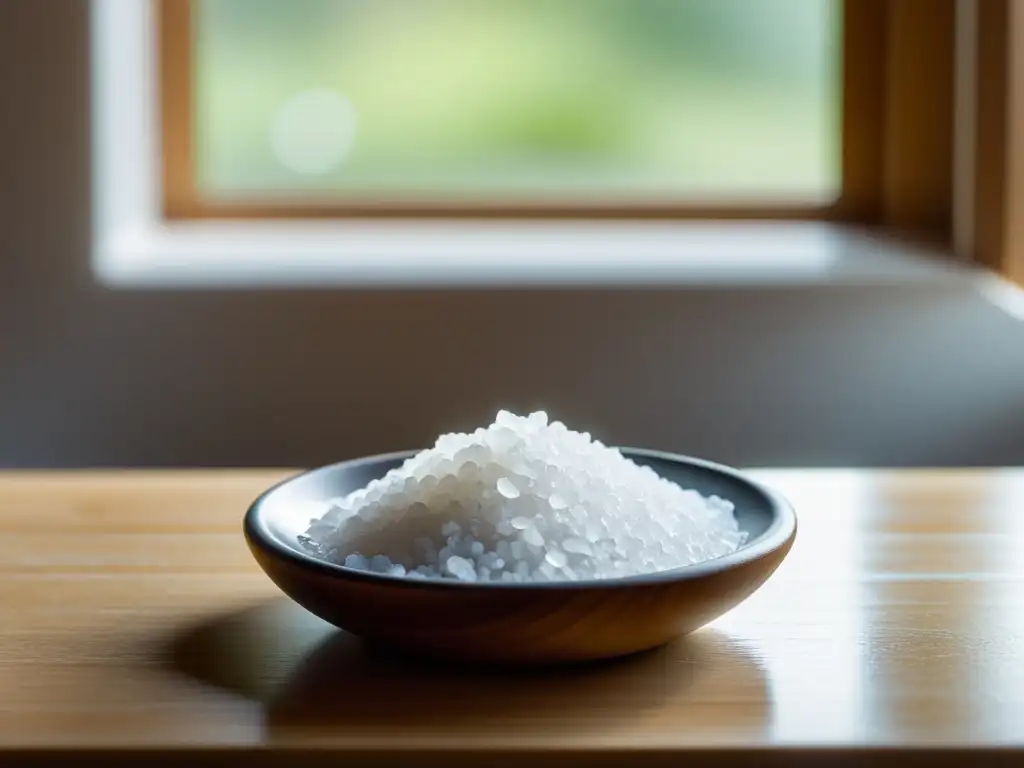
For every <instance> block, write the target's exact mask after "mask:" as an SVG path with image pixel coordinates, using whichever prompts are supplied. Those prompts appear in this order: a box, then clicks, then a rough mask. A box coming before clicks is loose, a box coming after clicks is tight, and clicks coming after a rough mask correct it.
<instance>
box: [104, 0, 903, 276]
mask: <svg viewBox="0 0 1024 768" xmlns="http://www.w3.org/2000/svg"><path fill="white" fill-rule="evenodd" d="M92 10H93V15H92V22H93V30H92V40H93V56H92V62H93V64H92V69H93V71H92V76H93V81H92V82H93V99H92V104H93V141H94V146H93V153H94V166H93V167H94V173H93V178H94V181H93V184H94V187H93V200H94V235H93V259H92V263H93V269H94V272H95V274H96V276H97V278H98V279H99V280H101V281H102V282H103V283H104V284H106V285H109V286H114V287H202V286H221V287H257V286H275V287H276V286H280V287H301V286H314V287H322V286H325V285H326V286H331V285H336V286H368V285H380V286H394V287H405V286H410V287H411V286H415V287H423V286H429V285H435V286H448V285H452V286H455V285H480V286H486V285H501V286H509V285H515V284H522V285H538V284H541V285H550V284H562V285H595V286H602V285H614V286H624V285H639V284H642V285H652V284H654V285H663V284H708V283H712V284H713V283H727V284H735V283H756V284H764V283H786V284H792V283H803V282H822V281H831V280H834V279H835V278H837V277H843V276H849V275H851V274H853V275H855V276H857V277H860V278H863V277H864V276H865V274H867V273H870V272H871V270H872V268H873V267H874V268H877V267H878V266H880V264H879V263H874V264H873V265H872V263H871V260H870V259H869V260H868V261H863V260H860V259H861V257H863V255H864V252H865V251H866V250H871V249H865V248H864V247H863V243H862V242H861V240H862V238H861V240H858V239H856V238H857V237H859V236H855V235H851V234H850V233H849V232H847V231H845V230H843V228H841V227H836V226H834V225H829V224H825V223H814V222H728V223H727V222H711V221H707V222H639V221H637V222H621V221H619V222H612V221H605V222H597V221H595V222H568V221H566V222H558V221H555V222H550V221H549V222H540V221H534V222H529V221H523V222H507V221H491V222H488V221H472V222H470V221H466V222H458V221H416V220H392V221H386V222H383V221H373V220H346V221H340V220H336V221H330V220H315V221H314V220H310V221H304V220H289V221H194V222H171V223H168V222H165V221H164V220H163V219H162V216H161V213H160V197H159V196H160V183H159V182H160V170H159V169H160V162H159V155H158V152H159V148H158V144H157V136H158V130H157V127H158V124H159V121H158V114H159V113H158V104H157V89H156V82H157V79H156V71H157V70H156V61H155V55H154V51H155V49H156V46H155V45H154V38H155V24H154V17H153V4H152V3H150V2H140V1H139V0H93V9H92ZM851 238H854V239H852V240H851ZM857 242H861V245H860V246H857V245H856V243H857ZM853 251H855V252H857V253H856V254H855V255H856V256H857V257H858V259H859V260H858V262H857V263H856V264H853V265H852V270H851V263H850V262H851V261H852V257H851V255H850V254H851V252H853ZM881 266H882V271H883V272H885V273H886V274H888V275H890V276H891V269H889V267H891V265H884V264H882V265H881ZM904 271H905V270H902V269H898V270H896V272H897V273H903V272H904ZM875 276H876V277H877V274H876V275H875Z"/></svg>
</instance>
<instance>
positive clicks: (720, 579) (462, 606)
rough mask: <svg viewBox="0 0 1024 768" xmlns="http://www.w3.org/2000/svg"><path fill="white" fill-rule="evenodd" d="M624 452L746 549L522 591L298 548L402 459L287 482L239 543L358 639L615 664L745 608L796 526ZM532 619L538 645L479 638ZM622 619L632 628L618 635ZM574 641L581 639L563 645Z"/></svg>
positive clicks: (786, 509)
mask: <svg viewBox="0 0 1024 768" xmlns="http://www.w3.org/2000/svg"><path fill="white" fill-rule="evenodd" d="M622 452H623V454H624V455H626V456H628V457H629V458H631V459H632V460H633V461H635V462H637V463H639V464H646V465H648V466H650V467H651V468H652V469H654V470H655V471H656V472H657V473H658V474H659V475H661V476H663V477H666V478H668V479H670V480H673V481H675V482H676V483H678V484H679V485H681V486H682V487H684V488H692V489H694V490H697V491H699V492H700V493H701V494H703V495H705V496H708V495H712V494H714V495H717V496H721V497H722V498H724V499H728V500H729V501H731V502H732V503H733V504H734V505H735V514H736V518H737V521H738V522H739V525H740V528H741V529H742V530H744V531H745V532H746V533H747V542H746V543H745V544H744V546H743V547H741V548H740V549H739V550H737V551H736V552H734V553H732V554H729V555H726V556H724V557H719V558H716V559H714V560H709V561H706V562H703V563H699V564H697V565H690V566H685V567H682V568H677V569H674V570H670V571H661V572H658V573H652V574H644V575H640V576H632V577H628V578H623V579H601V580H590V581H578V582H548V583H526V584H516V583H484V584H470V583H462V582H457V581H453V580H447V579H406V578H401V577H392V576H383V575H379V574H371V573H366V572H363V571H356V570H352V569H349V568H345V567H344V566H340V565H336V564H334V563H330V562H327V561H325V560H323V559H321V558H319V557H317V556H316V555H314V554H313V553H312V552H310V551H309V550H308V549H307V548H306V547H305V546H304V545H303V544H302V543H300V541H299V537H300V535H301V534H303V533H304V532H305V531H306V529H307V528H308V526H309V523H310V520H311V519H312V518H315V517H319V516H320V515H322V514H323V513H324V512H325V508H324V502H325V501H326V500H328V499H331V498H335V497H338V496H343V495H345V494H347V493H349V492H351V491H354V490H357V489H359V488H362V487H363V486H365V485H366V484H367V483H368V482H370V480H373V479H376V478H379V477H381V476H383V475H384V474H385V473H386V472H387V471H388V470H390V469H392V468H394V467H397V466H399V465H400V464H401V463H402V461H404V460H405V459H406V458H407V457H409V456H411V455H412V454H413V452H411V451H409V452H403V453H397V454H389V455H385V456H376V457H370V458H366V459H358V460H355V461H349V462H343V463H340V464H334V465H331V466H327V467H322V468H320V469H316V470H313V471H311V472H306V473H304V474H302V475H299V476H297V477H295V478H292V479H290V480H286V481H285V482H283V483H281V484H280V485H277V486H275V487H274V488H271V489H270V490H269V491H267V492H266V493H265V494H263V495H262V496H261V497H260V498H259V499H257V500H256V502H254V503H253V505H252V506H251V507H250V509H249V511H248V513H247V515H246V518H245V534H246V538H247V540H248V542H249V545H250V548H251V549H252V551H253V554H254V555H255V557H256V559H257V560H258V561H259V563H260V565H261V566H262V567H263V569H264V570H265V571H266V572H267V573H268V575H269V576H270V577H271V578H272V579H273V580H274V582H275V583H277V585H278V586H279V587H281V589H282V590H283V591H284V592H285V593H286V594H288V595H289V596H290V597H292V598H293V599H294V600H296V601H297V602H299V603H300V604H301V605H303V606H304V607H306V608H307V609H309V610H310V611H312V612H313V613H315V614H317V615H318V616H320V617H321V618H324V619H326V620H327V621H330V622H331V623H334V624H335V625H337V626H339V627H342V628H344V629H347V630H350V631H352V632H354V633H356V634H359V635H362V636H364V637H368V638H371V639H377V640H380V641H382V642H386V643H388V644H391V645H400V646H405V647H406V650H424V651H426V652H433V653H439V654H441V655H449V656H451V655H461V656H467V657H474V658H480V659H483V660H497V661H502V660H512V658H513V657H519V656H522V657H524V658H526V657H528V658H529V659H530V660H536V659H539V660H560V659H570V658H572V659H577V658H578V659H583V658H598V657H603V656H611V655H621V654H622V653H627V652H631V651H634V650H640V649H641V648H645V647H653V646H654V645H658V644H661V643H663V642H665V641H666V640H668V639H671V637H673V636H675V635H678V634H682V633H685V632H688V631H691V630H692V629H695V628H697V627H698V626H701V625H703V624H704V623H707V621H710V620H711V619H713V618H715V617H717V616H718V615H720V614H721V613H724V612H725V611H726V610H728V609H729V608H731V607H732V606H734V605H735V604H737V603H738V602H740V601H742V600H743V599H745V598H746V597H747V596H748V595H749V594H750V593H752V592H753V591H754V590H756V589H757V588H758V587H759V586H760V585H761V584H762V583H763V582H764V580H765V579H767V578H768V576H769V575H771V573H772V572H773V571H774V570H775V568H776V567H777V566H778V564H779V563H780V562H781V561H782V558H783V557H784V556H785V555H786V553H787V552H788V550H789V548H790V546H791V545H792V542H793V539H794V536H795V533H796V518H795V515H794V514H793V511H792V509H791V508H790V506H789V505H788V504H787V503H786V501H785V500H784V499H782V498H781V497H780V496H779V495H778V494H776V493H774V492H773V491H771V490H769V489H767V488H764V487H763V486H761V485H759V484H758V483H755V482H753V481H752V480H750V479H749V478H747V477H745V476H744V475H743V474H742V473H741V472H738V471H736V470H734V469H730V468H728V467H724V466H720V465H717V464H713V463H711V462H707V461H702V460H700V459H693V458H688V457H683V456H673V455H670V454H665V453H659V452H656V451H646V450H638V449H622ZM613 593H617V594H615V595H614V596H612V595H613ZM626 593H628V595H627V594H626ZM446 595H447V597H446ZM456 595H459V597H456ZM488 595H490V596H492V597H487V596H488ZM499 595H500V597H498V596H499ZM605 598H608V599H607V600H605ZM595 601H597V602H595ZM601 602H620V603H622V605H620V606H619V609H618V610H617V612H616V618H615V622H614V623H617V624H620V626H618V627H614V626H610V625H609V621H610V619H609V618H608V616H610V615H611V613H612V612H611V610H610V609H609V610H604V609H603V608H601V607H600V605H598V604H599V603H601ZM581 611H583V612H584V614H586V615H585V616H584V617H583V618H581V616H580V615H579V614H580V612H581ZM558 614H562V615H563V619H564V620H562V621H559V620H558V619H557V618H556V616H557V615H558ZM573 614H577V615H576V616H575V618H574V617H573ZM527 615H528V616H527ZM541 615H543V616H544V619H543V621H542V624H543V625H544V627H546V628H547V629H546V631H545V632H544V633H542V635H543V636H541V635H538V633H537V632H536V631H534V632H532V633H530V634H529V637H528V638H527V640H528V641H529V642H527V643H526V645H525V646H522V645H520V646H516V647H515V648H513V647H512V646H511V645H510V644H509V643H498V642H497V641H494V642H492V641H491V640H489V639H487V638H488V637H489V635H488V634H487V632H492V633H493V632H494V631H496V630H495V622H497V621H499V620H500V621H502V622H503V623H502V626H503V630H504V631H507V630H508V626H507V625H508V621H507V619H508V618H509V617H513V618H514V617H516V616H518V617H519V621H520V622H524V621H526V620H527V618H529V620H530V621H531V622H532V623H533V624H534V625H536V624H537V622H538V621H539V618H538V617H539V616H541ZM601 616H604V617H605V618H604V619H602V618H601ZM588 617H589V618H588ZM584 619H586V620H584ZM623 622H630V623H631V624H632V625H633V628H632V629H631V630H629V631H628V632H627V631H625V630H624V628H623V626H621V624H622V623H623ZM562 625H564V626H562ZM572 627H575V629H572ZM583 632H585V634H586V638H585V639H582V638H578V639H576V640H573V639H572V637H571V636H572V635H573V634H576V635H580V633H583ZM549 633H550V634H549ZM552 638H555V639H556V640H557V642H556V641H555V640H552ZM524 647H525V648H527V649H529V648H531V647H532V648H535V652H534V651H530V650H524Z"/></svg>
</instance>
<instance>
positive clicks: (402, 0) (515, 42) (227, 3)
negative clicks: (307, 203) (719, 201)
mask: <svg viewBox="0 0 1024 768" xmlns="http://www.w3.org/2000/svg"><path fill="white" fill-rule="evenodd" d="M839 7H840V4H839V2H838V0H199V2H198V9H199V10H198V14H197V19H196V29H195V35H196V47H195V50H196V62H195V65H196V71H197V93H196V100H197V101H196V107H197V109H196V126H195V128H196V135H197V140H198V143H197V146H198V166H199V167H198V172H199V179H200V184H201V187H202V189H203V190H204V192H205V193H206V194H209V195H211V196H228V197H244V196H247V195H256V196H266V195H268V194H269V195H273V196H278V197H280V196H282V195H285V194H289V193H299V194H307V195H308V194H312V193H323V194H328V195H331V194H333V195H337V194H339V193H346V194H348V193H350V194H353V195H360V194H377V195H380V194H389V193H395V194H398V193H404V194H422V195H435V196H438V195H456V196H462V195H474V196H480V195H491V196H495V197H498V198H500V196H501V195H502V194H516V195H520V196H521V195H524V194H525V195H529V196H531V197H535V198H542V197H545V196H548V197H553V198H555V199H559V198H565V197H571V198H573V199H576V198H580V197H586V196H588V195H598V196H611V197H621V196H624V195H626V196H633V197H642V196H644V195H651V196H654V197H664V196H682V197H696V198H701V199H707V198H724V199H729V198H743V199H747V200H749V199H756V200H759V199H767V200H770V201H772V200H778V199H790V198H792V199H814V200H821V199H827V198H829V197H831V196H832V195H834V193H835V192H836V190H837V188H838V185H839V181H840V180H839V156H840V146H839V122H840V93H839V66H840V50H839V46H840V38H841V34H840V28H839V25H840V21H839ZM313 88H328V89H332V90H334V91H336V92H337V93H339V94H342V95H343V96H344V97H345V98H346V99H347V100H348V101H349V102H350V103H351V105H352V107H353V109H354V112H355V114H356V116H357V132H356V136H355V141H354V143H353V144H352V147H351V150H350V151H349V152H348V154H347V155H346V156H345V157H344V160H343V162H340V163H339V164H338V165H337V167H335V168H333V169H331V170H330V171H329V172H326V173H323V174H319V175H301V174H299V173H296V172H295V171H293V170H290V169H289V168H288V167H287V166H286V165H285V164H283V163H282V162H281V161H280V159H279V158H278V156H277V155H275V152H274V150H273V146H272V143H271V141H270V139H269V135H270V130H271V125H272V124H273V121H274V119H275V116H276V115H277V114H278V113H279V111H280V110H281V108H282V106H283V105H284V104H286V103H287V102H288V101H289V99H291V98H292V97H294V96H295V95H296V94H298V93H301V92H303V91H306V90H309V89H313Z"/></svg>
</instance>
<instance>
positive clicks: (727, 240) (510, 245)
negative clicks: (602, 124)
mask: <svg viewBox="0 0 1024 768" xmlns="http://www.w3.org/2000/svg"><path fill="white" fill-rule="evenodd" d="M940 255H941V254H939V253H937V252H932V251H930V250H928V249H926V248H923V247H919V246H913V245H909V244H907V243H904V242H901V241H896V240H895V239H893V238H890V237H885V236H879V235H874V234H868V233H865V232H863V231H860V230H855V229H851V228H847V227H842V226H837V225H831V224H824V223H818V222H813V223H812V222H679V223H650V222H553V223H552V222H523V223H508V222H412V221H401V222H385V223H381V222H369V221H350V222H324V221H280V222H273V221H256V222H228V221H223V222H209V221H196V222H184V223H175V224H164V225H159V226H154V227H151V228H148V229H141V230H140V229H131V230H127V231H121V232H116V231H115V232H111V233H108V234H107V236H106V237H105V238H99V239H98V240H97V242H96V248H95V251H94V258H93V265H94V270H95V273H96V275H97V277H98V278H99V279H100V280H101V281H102V282H103V283H104V284H107V285H110V286H114V287H127V288H131V287H202V286H218V287H237V288H246V287H266V286H273V287H325V286H354V287H371V286H382V287H385V286H386V287H430V286H433V287H444V286H479V287H483V286H494V287H510V286H516V285H523V286H525V285H534V286H548V285H559V286H627V285H634V286H635V285H671V284H677V285H686V284H693V285H711V284H728V285H740V284H749V285H765V284H807V283H829V282H851V281H852V282H863V281H886V282H887V281H893V280H915V281H916V280H935V279H946V278H948V277H950V276H952V275H954V274H960V275H962V274H963V273H964V268H963V267H961V266H959V265H958V264H956V263H955V262H952V261H951V260H948V259H945V260H940V259H936V258H934V257H936V256H940Z"/></svg>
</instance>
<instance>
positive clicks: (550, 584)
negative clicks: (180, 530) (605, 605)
mask: <svg viewBox="0 0 1024 768" xmlns="http://www.w3.org/2000/svg"><path fill="white" fill-rule="evenodd" d="M617 447H618V450H619V451H621V452H622V454H623V455H624V456H626V457H627V458H628V457H631V456H638V457H645V458H652V459H659V460H662V461H669V462H673V463H676V464H688V465H691V466H696V467H700V468H701V469H706V470H710V471H712V472H717V473H719V474H723V475H726V476H728V477H730V478H732V479H733V480H736V481H737V482H739V483H742V484H744V485H746V486H748V487H750V488H751V489H753V490H754V491H756V492H757V493H759V494H761V495H762V496H763V497H764V498H765V499H766V500H767V502H768V506H769V508H770V509H771V511H772V521H771V523H769V525H768V528H767V529H766V530H765V531H764V532H763V533H762V534H761V535H759V536H757V537H755V538H753V539H751V540H750V541H748V542H746V543H745V544H744V545H743V546H741V547H740V548H739V549H737V550H736V551H735V552H730V553H729V554H727V555H721V556H719V557H715V558H712V559H710V560H704V561H702V562H700V563H694V564H693V565H683V566H679V567H678V568H671V569H669V570H664V571H655V572H653V573H641V574H636V575H633V576H623V577H620V578H611V579H581V580H578V581H532V582H503V581H488V582H466V581H458V580H455V579H443V578H417V579H410V578H408V577H406V576H390V575H387V574H381V573H371V572H369V571H360V570H356V569H354V568H348V567H346V566H344V565H340V564H338V563H333V562H331V561H329V560H324V559H322V558H319V557H316V556H315V555H313V554H312V553H307V552H304V551H302V550H301V549H300V548H298V546H296V547H295V548H292V547H290V546H287V545H286V544H284V543H283V542H281V541H279V540H278V538H277V537H276V536H274V535H273V534H272V533H270V531H269V530H268V527H267V524H266V518H265V515H264V508H265V506H266V502H267V501H268V499H269V498H270V497H271V496H272V495H273V494H275V493H277V492H279V491H280V490H281V489H282V488H284V487H286V486H288V485H290V484H292V483H296V482H298V481H300V480H303V479H306V478H308V477H310V476H312V475H316V474H330V473H331V472H334V471H337V470H340V469H346V468H350V467H359V466H363V465H366V464H377V463H381V462H385V461H396V460H404V459H407V458H409V457H411V456H414V455H415V454H417V453H419V451H418V450H406V451H394V452H391V453H382V454H377V455H374V456H365V457H362V458H358V459H349V460H345V461H339V462H335V463H333V464H325V465H323V466H320V467H316V468H313V469H309V470H305V471H302V472H299V473H298V474H295V475H292V476H291V477H288V478H285V479H284V480H282V481H280V482H278V483H275V484H274V485H272V486H271V487H270V488H268V489H267V490H265V491H264V492H263V493H261V494H260V495H259V496H258V497H257V498H256V499H255V500H254V501H253V502H252V503H251V504H250V505H249V508H248V509H247V510H246V513H245V517H244V519H243V524H242V528H243V532H244V534H245V538H246V540H247V541H248V543H249V545H250V546H251V547H255V548H258V549H260V550H261V551H262V552H264V553H265V554H267V555H269V556H270V557H273V558H277V559H282V560H286V561H288V562H290V563H291V564H292V565H295V566H297V567H300V568H303V569H305V570H312V571H315V572H318V573H320V574H321V575H325V576H330V577H333V578H341V579H347V580H354V581H362V582H367V583H373V584H378V585H380V586H388V587H394V588H407V589H471V590H484V589H499V590H504V589H515V590H524V589H525V590H544V591H547V590H552V589H556V590H566V589H598V588H599V589H620V588H623V589H624V588H629V587H638V586H644V585H652V584H662V583H666V582H678V581H687V580H691V579H700V578H704V577H707V576H710V575H712V574H716V573H721V572H723V571H728V570H732V569H734V568H737V567H739V566H742V565H746V564H748V563H751V562H754V561H756V560H760V559H762V558H764V557H766V556H768V555H770V554H771V553H773V552H775V551H776V550H778V549H780V548H782V547H785V546H787V545H788V544H789V543H790V542H791V541H792V540H793V539H794V538H795V536H796V529H797V519H796V513H795V512H794V511H793V507H792V505H791V504H790V503H789V501H787V500H786V498H785V497H784V496H782V494H780V493H778V492H777V491H775V490H773V489H771V488H769V487H767V486H765V485H763V484H762V483H759V482H757V481H755V480H753V479H752V478H750V477H748V476H747V475H746V474H745V473H744V472H742V471H740V470H738V469H735V468H733V467H730V466H727V465H725V464H718V463H716V462H713V461H708V460H706V459H698V458H696V457H692V456H685V455H681V454H676V453H669V452H666V451H658V450H652V449H647V448H629V447H626V446H617ZM421 450H422V449H421Z"/></svg>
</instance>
